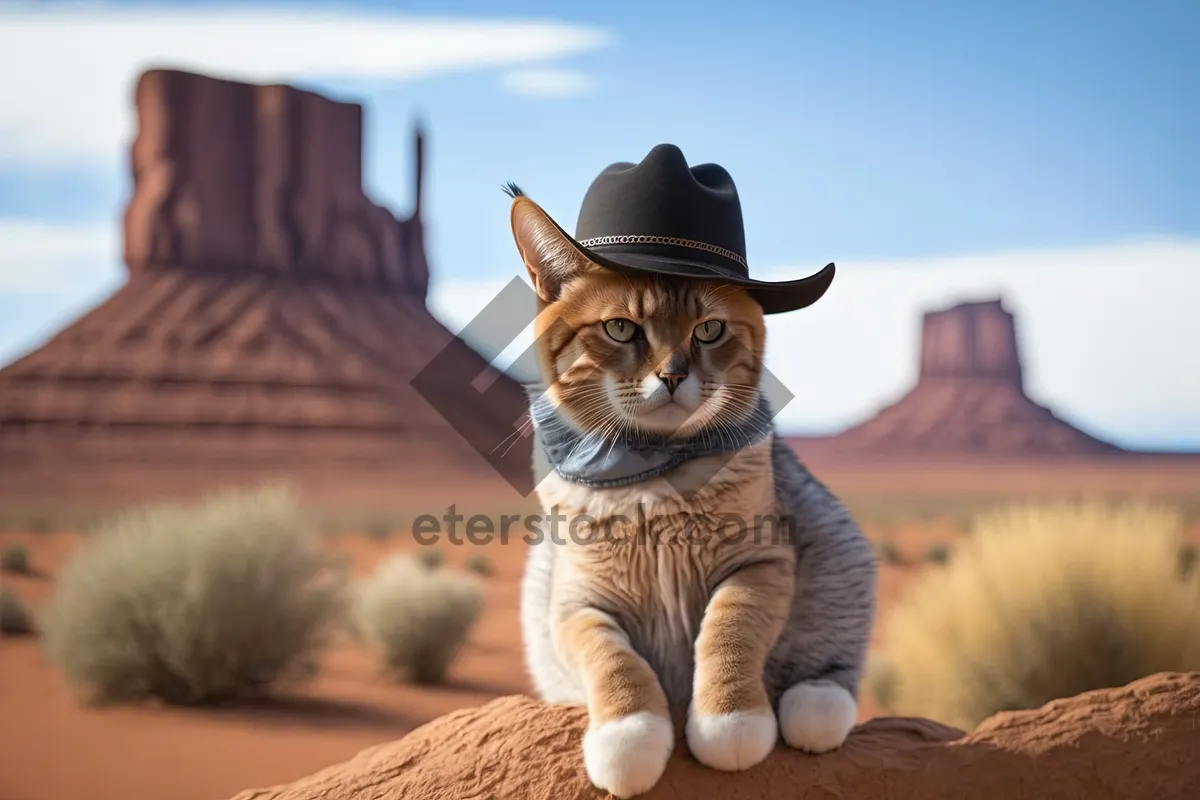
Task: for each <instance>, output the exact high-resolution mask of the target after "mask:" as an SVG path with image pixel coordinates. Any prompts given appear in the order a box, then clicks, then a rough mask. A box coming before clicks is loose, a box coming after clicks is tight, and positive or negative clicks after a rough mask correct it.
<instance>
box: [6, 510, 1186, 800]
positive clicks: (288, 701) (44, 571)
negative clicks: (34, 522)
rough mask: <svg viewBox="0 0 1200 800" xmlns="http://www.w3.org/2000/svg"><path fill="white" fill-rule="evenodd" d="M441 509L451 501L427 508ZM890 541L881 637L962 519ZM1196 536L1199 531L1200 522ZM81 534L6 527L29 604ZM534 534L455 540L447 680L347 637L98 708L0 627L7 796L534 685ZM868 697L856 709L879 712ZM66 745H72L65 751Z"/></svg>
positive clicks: (348, 548) (378, 736) (312, 751)
mask: <svg viewBox="0 0 1200 800" xmlns="http://www.w3.org/2000/svg"><path fill="white" fill-rule="evenodd" d="M429 508H430V510H431V511H434V512H435V513H437V512H438V511H439V510H440V508H441V507H439V506H433V505H431V506H429ZM866 530H867V533H868V535H869V536H871V537H872V538H873V539H887V540H890V541H893V542H895V543H896V545H897V546H898V548H899V549H900V551H901V555H902V563H901V564H899V565H884V566H882V567H881V570H880V583H879V597H880V614H879V617H878V622H877V625H876V631H875V638H876V639H878V637H879V635H880V633H881V631H882V630H883V628H884V626H885V625H886V619H887V609H888V607H889V606H890V605H891V604H892V603H894V602H895V601H896V599H897V598H899V597H900V596H901V594H902V593H903V591H904V587H905V586H906V585H908V584H909V583H910V582H911V581H913V580H914V579H916V578H918V577H919V576H920V574H921V573H922V571H923V570H926V569H937V567H936V566H932V565H927V564H926V563H925V562H924V561H923V554H924V553H925V550H926V548H927V547H928V546H929V545H930V544H933V543H938V542H943V543H951V544H952V543H953V541H954V540H955V538H956V537H959V536H963V535H964V533H963V531H962V528H961V525H960V523H959V521H958V520H956V519H953V518H949V517H947V518H943V519H932V520H928V521H919V522H909V523H896V522H888V523H875V524H870V523H869V524H867V526H866ZM1188 536H1189V539H1191V540H1192V541H1196V542H1200V525H1197V524H1193V525H1192V526H1191V527H1190V528H1189V531H1188ZM80 540H81V535H80V534H77V533H72V532H43V533H30V532H3V533H0V547H3V546H6V545H9V544H23V545H25V546H26V547H28V548H29V551H30V554H31V559H32V562H33V565H34V568H35V570H36V574H35V575H32V576H8V575H5V576H3V580H4V582H5V584H6V585H8V586H10V587H11V588H13V589H15V590H16V591H17V593H18V594H19V595H20V596H21V597H22V599H24V600H26V601H27V603H29V604H30V605H31V606H33V607H34V608H36V606H37V604H38V603H39V602H41V601H44V600H45V599H46V598H48V597H49V596H50V593H51V592H52V590H53V581H54V575H55V573H56V572H57V571H58V570H59V569H60V568H61V566H62V564H63V563H64V561H65V559H66V558H67V557H68V556H69V555H70V553H71V552H72V550H73V548H74V547H76V546H77V544H78V542H79V541H80ZM328 546H329V547H330V548H332V549H333V550H335V551H336V552H341V553H345V554H346V556H347V557H348V558H350V559H352V563H353V569H354V571H355V572H356V573H358V574H363V573H366V572H368V571H369V570H370V569H371V568H372V567H373V566H374V565H375V564H377V563H378V562H379V561H380V560H381V559H382V558H384V557H386V556H388V555H390V554H392V553H395V552H399V551H404V550H412V549H414V548H415V545H414V543H413V541H412V539H411V536H410V535H408V534H407V533H406V532H405V531H403V530H400V531H397V532H396V533H395V534H394V535H393V536H391V537H389V538H386V539H379V538H377V537H372V536H369V535H367V534H364V533H358V532H350V533H345V534H340V535H337V536H330V537H329V538H328ZM525 547H526V546H525V545H524V544H523V543H522V542H521V541H520V540H519V539H515V540H513V541H512V542H510V543H509V544H507V545H503V546H502V545H500V544H499V543H493V544H491V545H487V546H484V547H481V548H476V547H474V546H471V545H463V546H458V547H455V546H445V547H444V552H445V556H446V563H445V565H444V567H443V568H444V569H461V568H462V567H463V565H465V563H466V562H467V559H468V558H469V557H470V555H471V554H472V553H474V552H479V551H483V552H486V554H487V556H488V557H489V559H490V560H491V563H492V566H493V569H494V572H493V574H492V575H491V576H490V577H488V578H487V579H486V587H487V590H486V591H487V606H486V610H485V612H484V615H483V617H482V618H481V620H480V621H479V622H478V623H477V625H476V627H475V628H474V630H473V632H472V634H471V636H470V640H469V642H468V644H467V646H466V648H465V650H464V651H463V652H462V653H461V654H460V656H459V658H458V659H457V660H456V662H455V663H454V665H453V666H452V668H451V670H450V674H449V678H448V680H447V682H446V684H445V685H444V686H436V687H417V686H407V685H400V684H396V683H393V682H391V681H389V680H387V679H386V678H384V677H382V676H381V675H380V674H379V673H378V672H377V670H376V666H375V663H374V662H373V661H372V659H371V656H370V654H369V653H368V652H366V651H365V650H363V649H362V648H361V647H359V646H358V645H356V644H354V643H352V642H349V641H347V642H345V643H344V644H341V645H340V646H338V647H336V648H335V649H334V650H333V651H332V652H330V653H329V654H328V656H327V657H326V659H325V660H324V663H323V664H322V666H321V669H320V672H319V674H318V675H317V676H316V678H315V679H314V680H313V681H311V682H310V683H308V684H305V685H302V686H297V687H294V688H290V689H288V688H284V689H283V690H282V691H281V692H279V693H278V695H277V696H276V697H275V698H274V699H272V700H270V701H269V702H261V703H257V704H253V705H250V706H245V705H243V706H239V707H230V708H217V709H175V708H164V707H156V706H153V705H138V706H128V707H126V706H114V707H107V708H91V707H87V706H85V705H82V704H81V703H80V702H79V701H78V699H77V697H76V696H75V694H74V693H73V692H72V690H71V688H70V687H69V686H68V685H66V683H65V681H64V680H63V678H62V676H61V675H60V673H59V672H58V671H57V669H55V668H54V666H53V665H52V664H50V663H49V662H48V660H47V659H46V657H45V656H44V654H43V653H42V650H41V647H40V646H39V644H38V641H37V639H36V638H28V637H25V638H16V637H4V638H0V797H2V798H5V800H7V799H8V798H14V800H16V799H19V800H58V799H59V798H67V797H84V796H86V797H88V798H91V800H108V799H109V798H111V799H112V800H128V798H131V797H155V798H159V800H212V798H216V797H223V796H232V795H233V794H236V793H237V792H239V791H241V790H243V789H246V788H248V787H254V786H271V785H275V784H281V783H286V782H289V781H293V780H296V779H299V778H301V777H302V776H305V775H308V774H311V773H313V772H316V771H318V770H320V769H323V768H325V767H329V766H331V765H334V764H338V763H340V762H342V761H345V760H347V759H350V758H352V757H353V756H354V755H355V754H357V753H358V752H359V751H361V750H363V749H364V748H366V747H369V746H372V745H376V744H381V743H384V742H390V741H393V740H395V739H397V738H399V737H401V736H403V735H404V734H406V733H408V732H410V731H412V730H414V729H415V728H417V727H418V726H421V725H423V724H425V723H427V722H429V721H431V720H434V719H436V718H438V717H440V716H442V715H443V714H446V713H448V712H452V711H455V710H458V709H463V708H472V707H477V706H481V705H483V704H485V703H487V702H489V701H491V700H494V699H496V698H499V697H504V696H507V695H513V694H524V693H527V692H528V691H529V689H530V686H529V683H528V681H527V679H526V676H525V673H524V665H523V660H522V659H523V656H522V652H521V644H520V631H519V627H518V617H517V615H518V604H517V599H518V589H519V581H520V574H521V569H522V565H523V559H524V555H525ZM875 715H876V709H875V708H874V706H873V704H872V702H871V701H870V698H869V697H864V703H863V705H862V708H861V709H860V716H859V718H860V720H867V719H870V718H873V717H875ZM67 754H69V757H68V755H67Z"/></svg>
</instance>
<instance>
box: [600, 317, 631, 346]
mask: <svg viewBox="0 0 1200 800" xmlns="http://www.w3.org/2000/svg"><path fill="white" fill-rule="evenodd" d="M604 332H605V333H607V334H608V335H609V336H611V337H612V338H614V339H616V340H617V341H618V342H629V341H632V340H633V337H635V336H637V332H638V326H637V325H635V324H634V323H633V322H631V321H629V320H627V319H610V320H606V321H605V322H604Z"/></svg>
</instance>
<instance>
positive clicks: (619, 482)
mask: <svg viewBox="0 0 1200 800" xmlns="http://www.w3.org/2000/svg"><path fill="white" fill-rule="evenodd" d="M530 394H531V395H532V396H533V400H532V401H531V403H530V416H531V418H532V420H533V427H534V433H535V436H536V437H537V442H538V445H539V446H540V448H541V450H542V452H543V453H544V454H545V456H546V460H547V461H548V462H549V464H550V466H551V467H553V468H554V471H555V472H556V473H558V475H559V476H560V477H561V478H563V479H564V480H567V481H570V482H571V483H577V484H580V485H581V486H590V487H592V488H595V489H611V488H615V487H618V486H628V485H630V484H633V483H638V482H640V481H645V480H649V479H650V478H655V477H658V476H660V475H663V474H665V473H667V472H670V471H671V470H673V469H675V468H676V467H678V466H680V465H681V464H684V463H685V462H687V461H691V460H692V459H695V458H702V457H704V456H713V455H722V454H728V453H735V452H737V451H739V450H742V449H744V448H746V447H749V446H750V445H752V444H756V443H758V442H761V441H763V440H764V439H766V438H768V437H769V436H771V434H772V433H773V432H774V426H773V425H772V423H771V412H770V407H769V406H768V404H767V400H766V398H765V397H763V396H762V394H761V393H760V394H759V398H758V404H757V406H756V407H755V409H754V411H753V413H751V414H748V415H747V416H746V418H745V419H744V420H742V421H740V422H738V423H735V424H733V425H722V426H721V428H720V429H701V430H698V431H695V432H694V433H692V434H689V435H687V436H664V435H661V434H651V433H644V432H640V431H630V430H627V431H624V432H622V433H620V434H618V435H616V436H613V435H610V436H607V437H605V436H600V435H597V434H596V433H595V432H586V433H585V432H583V431H580V430H579V429H578V428H576V427H575V426H574V425H573V424H572V423H570V422H568V421H567V420H565V419H563V416H562V415H561V414H560V413H559V412H558V410H557V409H556V408H555V407H554V403H553V401H552V400H551V399H550V397H549V395H548V394H547V393H546V392H545V391H544V389H543V388H542V387H537V390H536V393H535V391H534V389H533V388H532V387H531V389H530Z"/></svg>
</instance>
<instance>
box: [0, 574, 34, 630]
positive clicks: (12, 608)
mask: <svg viewBox="0 0 1200 800" xmlns="http://www.w3.org/2000/svg"><path fill="white" fill-rule="evenodd" d="M31 633H33V617H32V616H31V615H30V613H29V610H28V609H27V608H25V604H24V603H22V602H21V598H20V597H17V595H16V593H15V592H12V591H11V590H9V588H8V587H7V586H0V634H4V635H5V636H25V635H28V634H31Z"/></svg>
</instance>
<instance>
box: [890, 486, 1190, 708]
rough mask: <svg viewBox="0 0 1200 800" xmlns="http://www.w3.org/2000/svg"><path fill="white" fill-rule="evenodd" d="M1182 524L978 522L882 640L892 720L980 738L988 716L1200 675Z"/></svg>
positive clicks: (1087, 519) (1133, 513) (1061, 515)
mask: <svg viewBox="0 0 1200 800" xmlns="http://www.w3.org/2000/svg"><path fill="white" fill-rule="evenodd" d="M1181 529H1182V520H1181V517H1180V516H1179V515H1178V514H1177V513H1175V512H1173V511H1170V510H1167V509H1165V508H1159V507H1155V506H1150V505H1145V504H1137V503H1131V504H1126V505H1122V506H1116V507H1114V506H1106V505H1103V504H1100V503H1083V504H1075V505H1058V506H1043V507H1038V506H1026V507H1014V508H1011V509H1004V510H998V511H996V512H993V513H992V514H989V515H986V516H985V517H982V518H980V519H979V520H978V521H977V524H976V526H975V534H974V535H973V536H972V537H971V538H970V539H967V540H964V541H963V542H962V543H961V544H960V545H959V546H958V547H957V548H956V551H955V557H954V559H953V560H952V561H951V562H950V563H949V564H948V565H947V566H946V567H945V568H944V569H939V570H935V571H933V572H931V573H929V574H928V575H927V576H925V578H924V580H922V581H921V582H920V583H918V584H917V585H916V586H915V587H914V589H913V591H912V592H911V593H910V594H909V596H908V597H907V598H905V599H904V600H902V601H901V602H900V603H899V604H898V605H897V606H896V608H895V609H894V611H893V612H892V614H891V618H890V620H889V621H888V623H887V626H886V628H885V633H886V640H885V644H884V650H885V657H886V658H887V660H888V662H889V663H890V664H891V669H892V670H894V675H893V677H892V678H891V680H892V681H893V685H892V686H891V687H890V690H889V691H890V696H891V701H890V702H889V703H888V704H887V706H886V710H887V711H888V712H890V713H892V714H899V715H905V716H925V717H930V718H932V719H935V720H938V721H940V722H944V723H947V724H950V725H956V726H958V727H960V728H964V729H969V728H972V727H974V726H975V725H976V724H978V723H979V722H980V721H981V720H983V719H984V718H986V717H988V716H990V715H991V714H993V713H995V712H997V711H1002V710H1010V709H1023V708H1037V707H1040V706H1041V705H1043V704H1045V703H1046V702H1048V701H1050V700H1053V699H1055V698H1060V697H1071V696H1074V695H1077V694H1080V693H1082V692H1085V691H1089V690H1092V689H1099V688H1105V687H1116V686H1124V685H1125V684H1127V683H1130V682H1131V681H1134V680H1136V679H1138V678H1142V677H1145V676H1147V675H1151V674H1154V673H1157V672H1164V671H1191V670H1200V582H1198V581H1184V580H1181V579H1180V577H1179V548H1180V534H1181Z"/></svg>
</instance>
